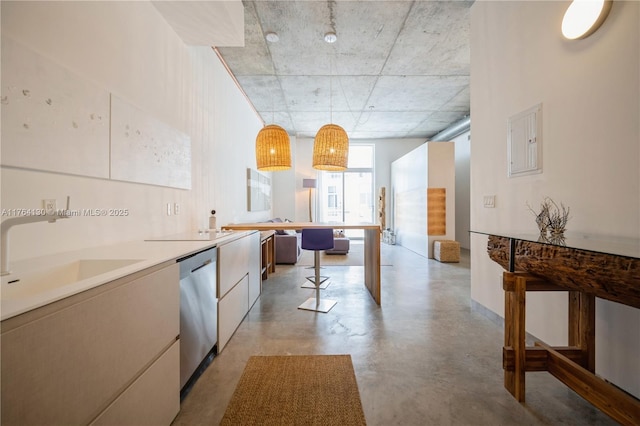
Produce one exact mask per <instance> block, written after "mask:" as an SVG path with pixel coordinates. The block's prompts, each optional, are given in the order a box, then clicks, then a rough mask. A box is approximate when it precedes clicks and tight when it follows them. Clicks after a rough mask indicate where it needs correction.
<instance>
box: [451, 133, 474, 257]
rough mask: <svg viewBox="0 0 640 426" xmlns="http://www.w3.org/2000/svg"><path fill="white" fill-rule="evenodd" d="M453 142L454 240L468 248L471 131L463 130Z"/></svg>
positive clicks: (469, 241) (469, 242)
mask: <svg viewBox="0 0 640 426" xmlns="http://www.w3.org/2000/svg"><path fill="white" fill-rule="evenodd" d="M452 141H453V143H454V144H455V150H456V152H455V156H456V159H455V162H456V203H455V206H456V207H455V208H456V241H458V242H459V243H460V247H461V248H466V249H469V248H470V247H471V246H470V244H471V239H470V237H469V229H470V227H471V225H470V223H471V216H470V209H471V206H470V204H469V203H470V198H471V194H470V190H469V184H470V181H469V179H470V177H469V173H470V171H471V165H470V160H471V132H464V133H462V134H460V135H458V136H456V137H455V138H453V139H452Z"/></svg>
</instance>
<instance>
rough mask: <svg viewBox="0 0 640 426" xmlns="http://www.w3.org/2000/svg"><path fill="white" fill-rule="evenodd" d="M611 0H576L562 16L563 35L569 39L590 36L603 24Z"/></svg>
mask: <svg viewBox="0 0 640 426" xmlns="http://www.w3.org/2000/svg"><path fill="white" fill-rule="evenodd" d="M610 9H611V0H574V1H573V2H572V3H571V4H570V5H569V7H568V8H567V11H566V12H565V14H564V18H562V35H563V36H565V38H568V39H569V40H576V39H581V38H585V37H588V36H589V35H591V34H593V33H594V32H595V31H596V30H597V29H598V28H599V27H600V25H602V23H603V22H604V20H605V19H606V18H607V15H608V14H609V10H610Z"/></svg>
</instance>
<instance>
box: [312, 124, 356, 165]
mask: <svg viewBox="0 0 640 426" xmlns="http://www.w3.org/2000/svg"><path fill="white" fill-rule="evenodd" d="M348 162H349V137H348V136H347V132H346V131H345V130H344V129H343V128H342V127H340V126H338V125H337V124H325V125H324V126H322V127H321V128H320V130H318V133H317V134H316V138H315V140H314V142H313V168H314V169H318V170H327V171H331V172H339V171H343V170H346V168H347V163H348Z"/></svg>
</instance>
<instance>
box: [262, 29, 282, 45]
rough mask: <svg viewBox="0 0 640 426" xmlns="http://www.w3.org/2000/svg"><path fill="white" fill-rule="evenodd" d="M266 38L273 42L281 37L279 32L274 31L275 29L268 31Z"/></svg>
mask: <svg viewBox="0 0 640 426" xmlns="http://www.w3.org/2000/svg"><path fill="white" fill-rule="evenodd" d="M264 38H266V39H267V41H268V42H271V43H277V42H278V40H280V37H279V36H278V34H276V33H274V32H273V31H270V32H268V33H266V34H265V35H264Z"/></svg>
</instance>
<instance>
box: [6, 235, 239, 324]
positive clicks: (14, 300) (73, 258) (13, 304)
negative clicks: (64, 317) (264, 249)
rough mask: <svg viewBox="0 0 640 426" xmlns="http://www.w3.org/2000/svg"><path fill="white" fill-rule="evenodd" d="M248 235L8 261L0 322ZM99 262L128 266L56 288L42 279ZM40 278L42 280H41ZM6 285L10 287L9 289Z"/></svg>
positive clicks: (177, 238)
mask: <svg viewBox="0 0 640 426" xmlns="http://www.w3.org/2000/svg"><path fill="white" fill-rule="evenodd" d="M250 233H251V231H248V232H247V231H233V232H224V233H218V234H199V233H197V232H195V233H185V234H179V235H172V236H166V237H159V238H154V239H153V240H147V241H131V242H126V243H120V244H114V245H109V246H101V247H94V248H89V249H82V250H77V251H70V252H64V253H57V254H55V255H49V256H43V257H38V258H33V259H25V260H20V261H16V262H11V274H9V275H6V276H3V277H2V284H1V285H2V287H1V289H2V291H1V292H0V299H1V300H0V320H5V319H8V318H11V317H13V316H16V315H19V314H22V313H24V312H27V311H30V310H32V309H35V308H39V307H41V306H44V305H47V304H49V303H52V302H55V301H57V300H61V299H64V298H66V297H69V296H72V295H74V294H77V293H80V292H82V291H86V290H89V289H91V288H94V287H97V286H99V285H102V284H105V283H108V282H110V281H113V280H116V279H118V278H122V277H124V276H127V275H130V274H133V273H135V272H138V271H141V270H143V269H146V268H150V267H152V266H155V265H158V264H160V263H163V262H167V261H175V260H176V259H179V258H181V257H184V256H187V255H189V254H194V253H197V252H200V251H202V250H206V249H208V248H211V247H215V246H218V245H220V244H224V243H226V242H230V241H233V240H235V239H238V238H240V237H243V236H245V235H247V234H250ZM101 259H102V260H108V261H114V262H115V263H117V262H118V261H120V260H130V262H128V263H129V264H126V263H127V262H122V263H123V264H124V266H121V267H117V268H116V269H113V270H110V271H108V272H105V273H100V274H98V275H94V276H91V277H89V278H86V279H81V280H79V281H75V282H71V283H67V284H63V285H58V284H57V283H56V282H54V281H53V280H52V281H47V280H46V277H47V276H53V273H51V274H49V272H50V271H53V270H54V269H56V268H65V266H68V265H70V264H72V263H74V262H77V261H83V260H90V261H95V260H101ZM38 275H40V276H41V278H40V279H34V280H33V281H34V282H41V284H38V285H33V284H32V283H31V282H30V277H33V276H38ZM22 277H24V278H22ZM42 277H44V278H45V279H44V280H43V279H42ZM16 279H21V281H18V282H14V283H12V284H10V282H11V281H15V280H16ZM29 284H32V285H29ZM9 286H13V287H11V288H9ZM17 286H20V287H17Z"/></svg>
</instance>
